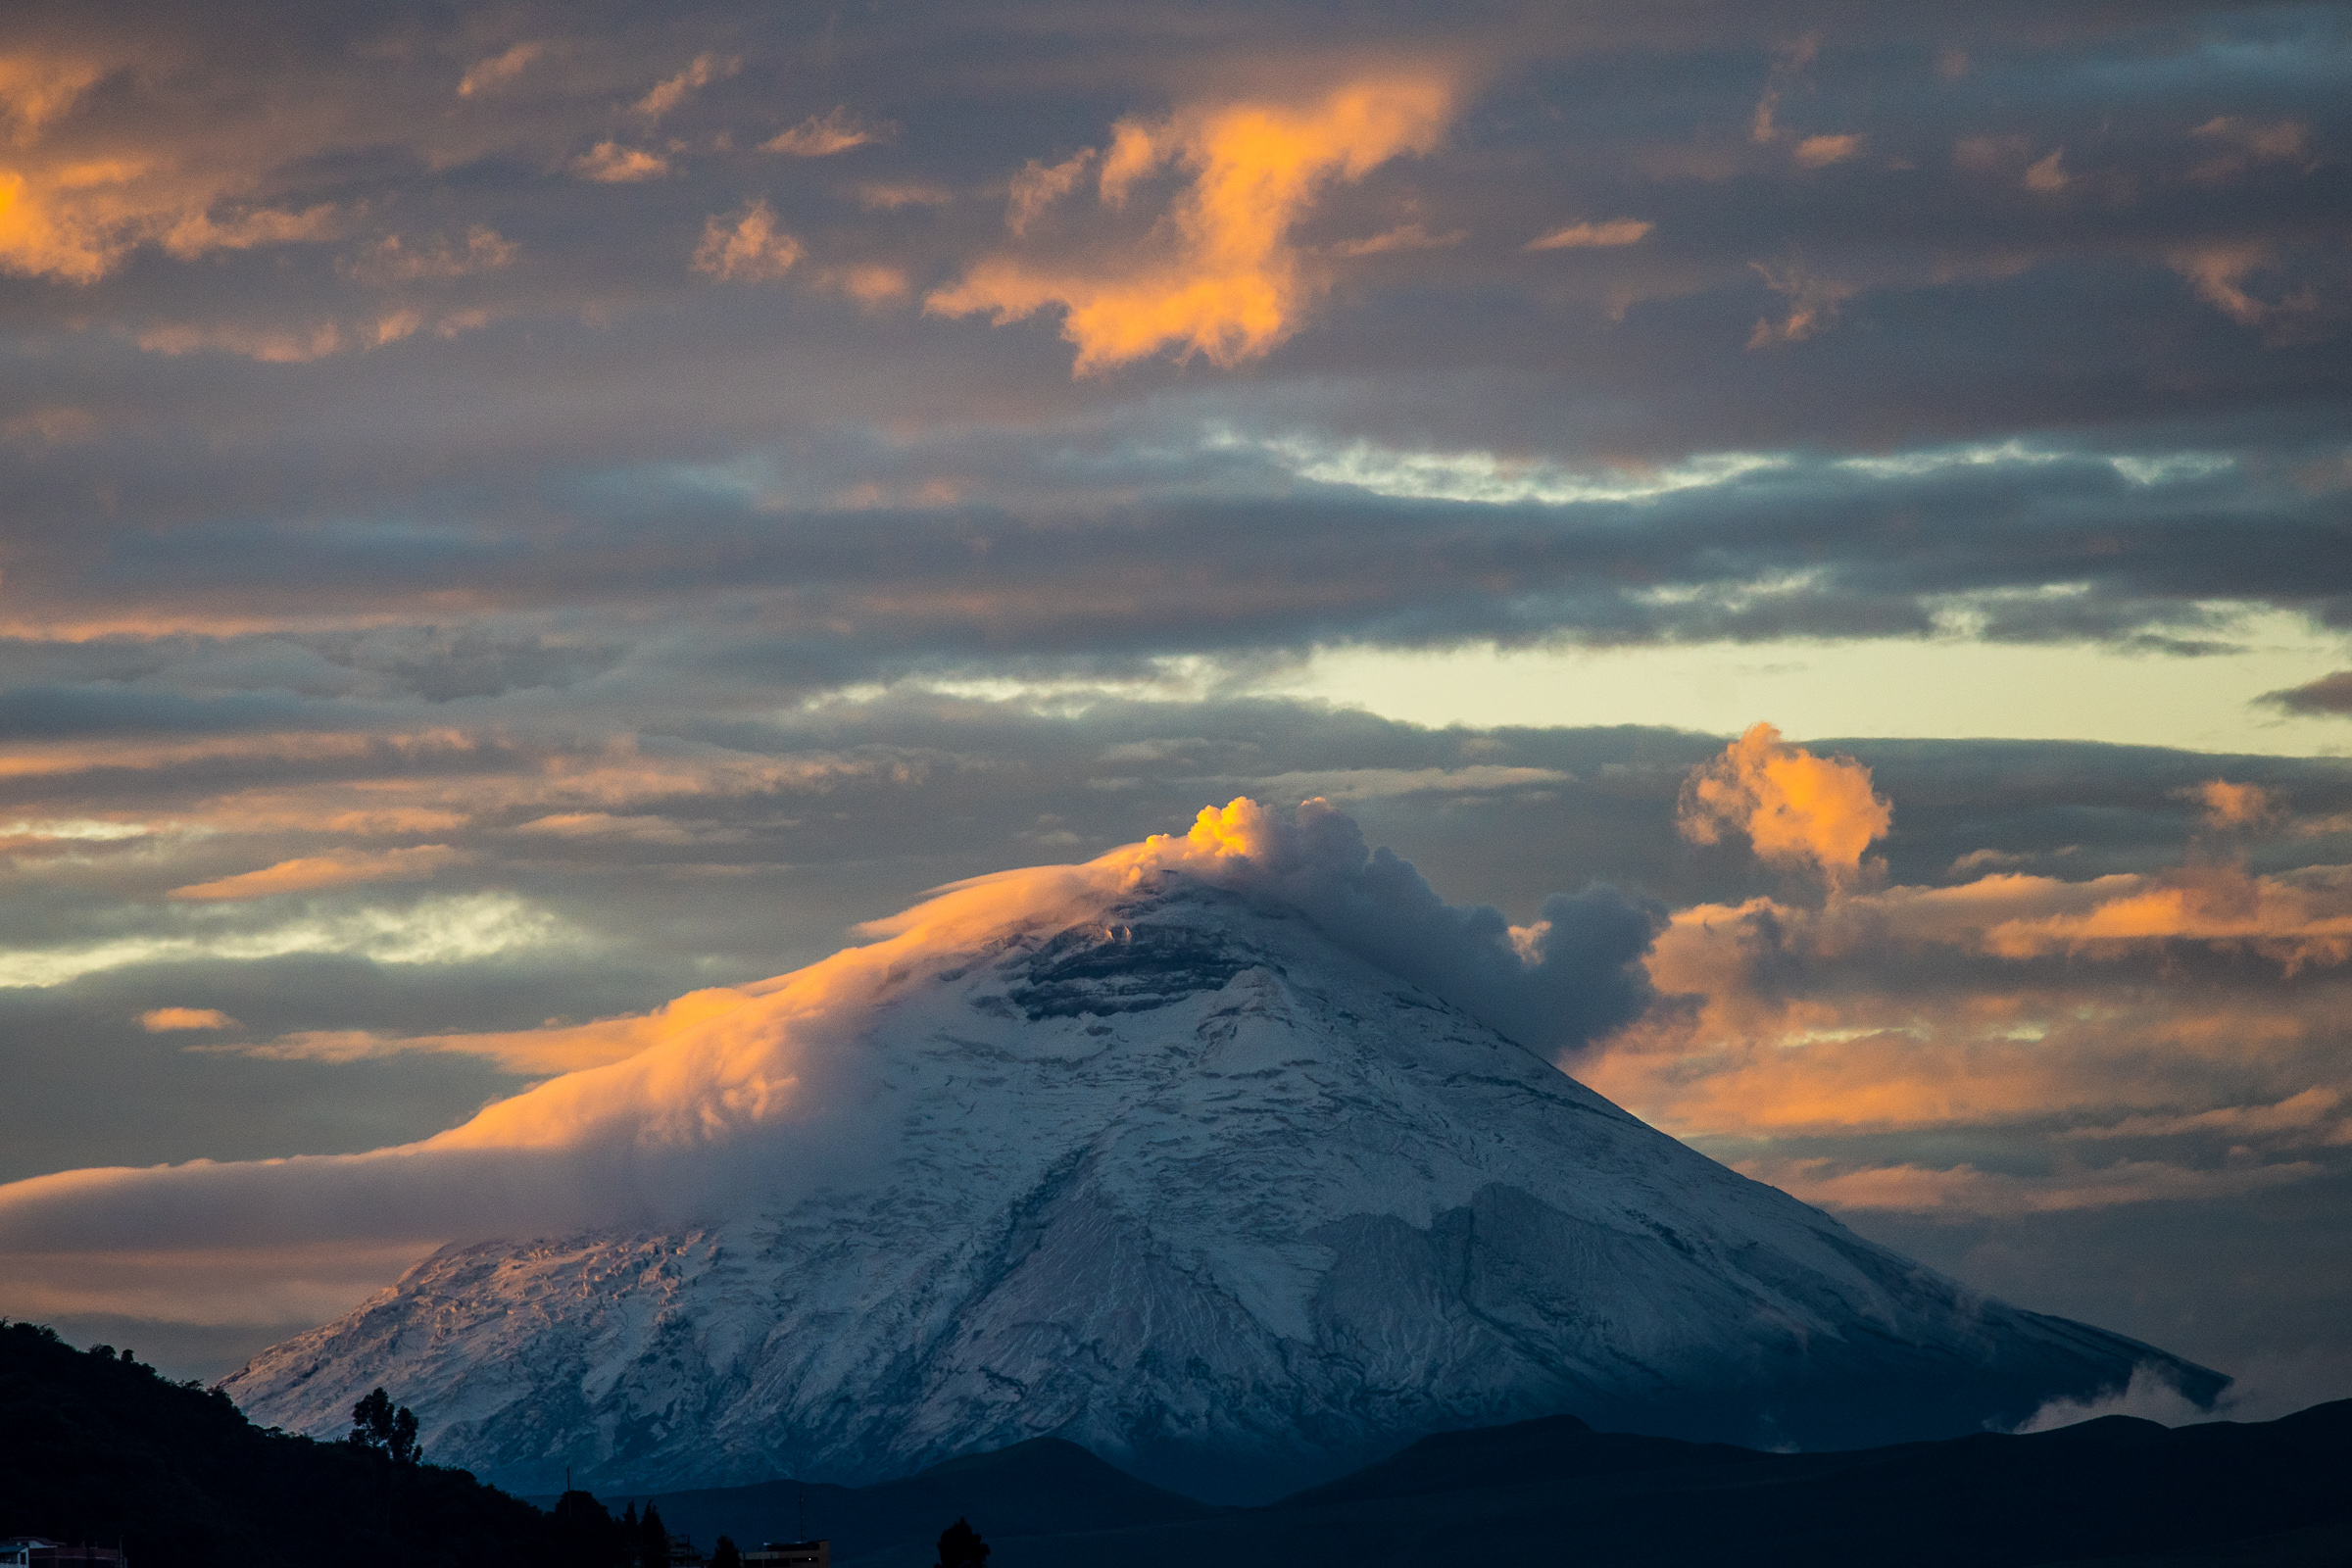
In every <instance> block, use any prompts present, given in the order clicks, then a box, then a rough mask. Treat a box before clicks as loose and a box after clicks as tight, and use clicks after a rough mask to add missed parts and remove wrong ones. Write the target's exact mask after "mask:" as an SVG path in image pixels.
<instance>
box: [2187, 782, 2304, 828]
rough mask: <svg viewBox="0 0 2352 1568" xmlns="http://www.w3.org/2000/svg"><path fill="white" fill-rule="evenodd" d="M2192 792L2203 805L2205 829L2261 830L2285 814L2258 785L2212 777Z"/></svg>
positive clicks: (2274, 799)
mask: <svg viewBox="0 0 2352 1568" xmlns="http://www.w3.org/2000/svg"><path fill="white" fill-rule="evenodd" d="M2194 793H2195V796H2196V798H2197V799H2198V800H2200V801H2202V802H2203V803H2204V805H2205V825H2206V826H2207V827H2213V828H2252V827H2264V826H2267V825H2268V824H2270V823H2273V822H2276V821H2278V818H2279V817H2280V816H2281V815H2283V814H2284V813H2283V811H2282V809H2281V808H2280V807H2279V804H2278V799H2277V798H2276V797H2274V796H2273V795H2272V794H2271V792H2270V791H2268V790H2266V789H2264V788H2263V787H2262V786H2261V785H2259V784H2232V783H2230V782H2229V780H2228V779H2220V778H2214V779H2207V780H2206V781H2205V782H2204V783H2202V784H2199V785H2198V786H2197V787H2196V790H2195V792H2194Z"/></svg>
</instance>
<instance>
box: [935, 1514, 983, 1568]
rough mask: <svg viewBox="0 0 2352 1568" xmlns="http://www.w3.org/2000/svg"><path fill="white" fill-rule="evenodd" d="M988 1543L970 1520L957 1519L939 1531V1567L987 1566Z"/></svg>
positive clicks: (967, 1567)
mask: <svg viewBox="0 0 2352 1568" xmlns="http://www.w3.org/2000/svg"><path fill="white" fill-rule="evenodd" d="M987 1564H988V1543H987V1542H985V1541H982V1540H981V1539H980V1532H979V1531H977V1530H974V1529H973V1528H972V1527H971V1524H970V1522H969V1521H968V1520H964V1519H957V1520H956V1522H955V1523H954V1524H952V1525H950V1526H948V1528H947V1529H945V1530H943V1531H941V1532H940V1533H939V1562H938V1565H937V1568H987Z"/></svg>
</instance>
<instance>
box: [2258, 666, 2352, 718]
mask: <svg viewBox="0 0 2352 1568" xmlns="http://www.w3.org/2000/svg"><path fill="white" fill-rule="evenodd" d="M2262 701H2263V702H2264V703H2265V704H2267V705H2269V706H2270V707H2273V708H2276V709H2278V710H2280V711H2283V712H2289V713H2352V670H2337V671H2336V672H2335V673H2334V674H2332V675H2322V676H2321V677H2320V678H2319V679H2318V680H2314V681H2306V682H2305V683H2304V684H2302V685H2300V686H2290V687H2288V688H2287V689H2286V690H2284V691H2276V692H2265V693H2263V695H2262Z"/></svg>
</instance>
